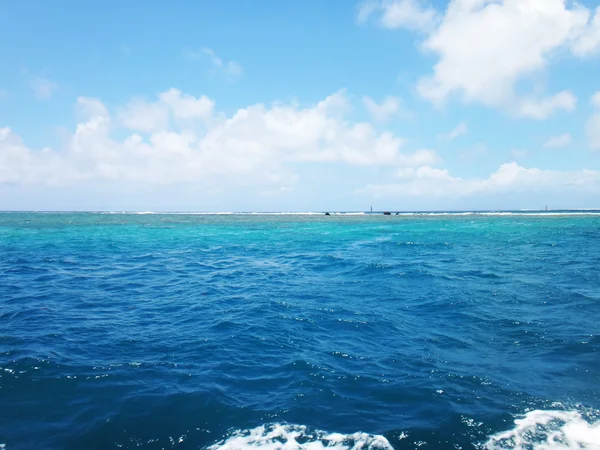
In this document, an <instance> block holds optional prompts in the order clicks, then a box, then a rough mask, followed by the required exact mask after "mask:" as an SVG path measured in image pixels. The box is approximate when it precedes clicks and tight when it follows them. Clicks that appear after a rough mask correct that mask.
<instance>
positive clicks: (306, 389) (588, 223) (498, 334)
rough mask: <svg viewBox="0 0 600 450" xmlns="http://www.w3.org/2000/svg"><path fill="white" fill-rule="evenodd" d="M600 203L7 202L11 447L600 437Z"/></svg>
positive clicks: (568, 441) (546, 442)
mask: <svg viewBox="0 0 600 450" xmlns="http://www.w3.org/2000/svg"><path fill="white" fill-rule="evenodd" d="M599 349H600V216H599V215H598V214H595V213H593V212H588V213H586V214H580V213H572V212H564V213H562V214H546V213H532V212H528V213H517V214H515V213H512V214H498V213H490V214H472V213H469V214H433V215H428V214H413V215H408V214H402V215H398V216H396V215H392V216H383V215H379V214H377V215H369V214H362V215H331V216H324V215H322V214H290V215H284V214H279V215H278V214H265V215H257V214H254V215H252V214H213V215H206V214H195V215H194V214H100V213H1V214H0V447H2V448H5V449H7V450H17V449H110V448H142V449H162V448H181V449H213V450H217V449H229V450H231V449H246V448H263V449H312V450H314V449H323V448H327V449H337V450H341V449H416V448H422V449H427V448H429V449H473V448H481V449H528V450H541V449H547V450H549V449H552V450H558V449H582V448H585V449H598V448H600V422H599V409H600V357H599V356H600V353H599Z"/></svg>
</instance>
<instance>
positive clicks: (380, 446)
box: [208, 423, 393, 450]
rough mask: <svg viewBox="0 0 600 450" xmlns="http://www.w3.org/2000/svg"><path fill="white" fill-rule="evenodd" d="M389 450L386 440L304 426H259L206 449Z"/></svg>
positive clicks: (234, 434) (363, 434)
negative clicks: (328, 431)
mask: <svg viewBox="0 0 600 450" xmlns="http://www.w3.org/2000/svg"><path fill="white" fill-rule="evenodd" d="M254 448H260V449H264V450H284V449H285V450H320V449H329V450H393V447H392V446H391V445H390V443H389V442H388V440H387V439H386V438H385V437H383V436H379V435H371V434H366V433H353V434H340V433H327V432H325V431H320V430H311V429H309V428H308V427H306V426H304V425H287V424H279V423H276V424H272V425H261V426H259V427H257V428H253V429H251V430H237V431H234V432H233V433H232V434H231V435H230V436H229V437H228V438H227V439H225V440H223V441H220V442H217V443H216V444H214V445H212V446H210V447H208V450H243V449H254Z"/></svg>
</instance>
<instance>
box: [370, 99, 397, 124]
mask: <svg viewBox="0 0 600 450" xmlns="http://www.w3.org/2000/svg"><path fill="white" fill-rule="evenodd" d="M363 105H364V106H365V108H366V109H367V112H368V113H369V114H370V115H371V117H372V118H373V119H375V120H376V121H378V122H386V121H387V120H389V119H391V118H392V117H393V116H394V115H395V114H397V113H398V111H399V110H400V108H401V105H402V101H401V100H400V99H399V98H398V97H391V96H388V97H385V98H384V99H383V100H382V101H381V103H379V104H378V103H377V102H375V100H373V99H372V98H371V97H363Z"/></svg>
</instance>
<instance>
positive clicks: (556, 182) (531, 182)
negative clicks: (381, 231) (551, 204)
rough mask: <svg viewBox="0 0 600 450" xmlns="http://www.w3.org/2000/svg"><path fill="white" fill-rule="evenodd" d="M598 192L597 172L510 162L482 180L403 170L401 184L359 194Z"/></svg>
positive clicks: (427, 170)
mask: <svg viewBox="0 0 600 450" xmlns="http://www.w3.org/2000/svg"><path fill="white" fill-rule="evenodd" d="M599 190H600V172H597V171H593V170H582V171H572V172H558V171H551V170H542V169H537V168H525V167H522V166H520V165H518V164H517V163H515V162H512V163H508V164H503V165H502V166H500V168H499V169H498V170H497V171H496V172H494V173H493V174H491V175H490V176H489V177H488V178H484V179H464V178H460V177H455V176H452V175H451V174H450V173H449V171H448V170H447V169H434V168H431V167H429V166H424V167H419V168H418V169H404V170H403V171H402V172H401V182H399V183H392V184H371V185H368V186H367V187H365V188H364V189H362V190H361V192H363V193H367V194H370V195H373V196H375V197H397V196H409V197H421V198H425V197H430V198H441V197H444V198H456V197H472V196H475V195H481V194H485V195H491V194H518V193H523V192H527V193H528V194H531V193H535V192H543V193H545V194H551V193H561V194H562V193H580V194H589V193H596V192H598V191H599Z"/></svg>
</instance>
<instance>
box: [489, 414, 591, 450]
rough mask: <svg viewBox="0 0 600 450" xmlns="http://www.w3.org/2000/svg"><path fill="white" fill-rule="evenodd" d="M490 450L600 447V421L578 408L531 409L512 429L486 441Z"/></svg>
mask: <svg viewBox="0 0 600 450" xmlns="http://www.w3.org/2000/svg"><path fill="white" fill-rule="evenodd" d="M484 448H485V449H487V450H504V449H512V450H575V449H577V450H582V449H585V450H600V421H597V422H590V421H587V420H586V419H585V418H584V417H583V416H582V415H581V414H580V413H579V412H577V411H541V410H535V411H530V412H528V413H527V414H525V416H524V417H523V418H520V419H517V420H515V427H514V428H513V429H512V430H509V431H505V432H503V433H498V434H496V435H494V436H492V437H490V439H489V440H488V441H487V442H486V443H485V445H484Z"/></svg>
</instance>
